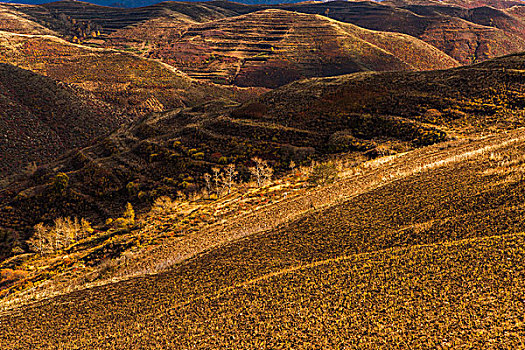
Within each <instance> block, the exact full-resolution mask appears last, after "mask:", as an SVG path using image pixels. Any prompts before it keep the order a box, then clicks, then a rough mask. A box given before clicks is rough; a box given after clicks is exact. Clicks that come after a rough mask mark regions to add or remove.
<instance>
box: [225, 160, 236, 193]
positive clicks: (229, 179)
mask: <svg viewBox="0 0 525 350" xmlns="http://www.w3.org/2000/svg"><path fill="white" fill-rule="evenodd" d="M237 174H239V173H238V172H237V171H236V170H235V164H230V165H228V166H227V167H226V176H225V185H226V187H227V188H228V194H230V193H231V189H232V186H233V185H234V184H235V180H236V178H237Z"/></svg>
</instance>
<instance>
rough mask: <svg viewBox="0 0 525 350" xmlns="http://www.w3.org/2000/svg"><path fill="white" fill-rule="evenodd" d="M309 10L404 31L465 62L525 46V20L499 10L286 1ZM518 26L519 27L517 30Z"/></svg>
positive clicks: (494, 55) (432, 5) (365, 25)
mask: <svg viewBox="0 0 525 350" xmlns="http://www.w3.org/2000/svg"><path fill="white" fill-rule="evenodd" d="M284 8H286V9H289V10H295V11H299V12H305V13H316V14H325V13H326V11H327V9H328V11H329V12H328V14H327V16H328V17H330V18H333V19H335V20H338V21H342V22H347V23H352V24H355V25H358V26H360V27H363V28H368V29H373V30H381V31H393V32H400V33H405V34H408V35H411V36H414V37H416V38H419V39H421V40H423V41H425V42H427V43H430V44H431V45H434V46H435V47H437V48H438V49H440V50H442V51H443V52H445V53H447V54H448V55H450V56H451V57H453V58H454V59H456V60H457V61H459V62H460V63H462V64H470V63H473V62H479V61H483V60H486V59H488V58H492V57H497V56H500V55H504V54H510V53H515V52H520V51H522V50H523V49H524V47H525V46H524V45H525V41H524V36H523V31H522V29H523V26H524V22H523V20H522V19H520V18H519V17H512V16H509V15H508V14H506V13H505V12H503V11H500V10H495V9H494V10H493V11H492V12H490V13H483V9H473V10H471V11H469V10H467V9H465V8H462V7H450V6H443V5H440V4H436V3H426V4H424V3H423V4H421V5H414V4H412V3H411V2H409V3H404V2H400V3H396V4H387V3H385V4H378V3H371V2H355V3H352V2H350V3H347V2H331V3H329V4H308V3H307V4H299V5H286V6H285V7H284ZM516 29H520V30H519V31H517V30H516Z"/></svg>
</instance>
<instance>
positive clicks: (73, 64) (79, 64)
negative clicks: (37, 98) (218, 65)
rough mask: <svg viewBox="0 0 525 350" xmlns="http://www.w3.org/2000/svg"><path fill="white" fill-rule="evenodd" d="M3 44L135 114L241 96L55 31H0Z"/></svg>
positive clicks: (16, 59)
mask: <svg viewBox="0 0 525 350" xmlns="http://www.w3.org/2000/svg"><path fill="white" fill-rule="evenodd" d="M0 48H1V50H0V62H5V63H10V64H13V65H16V66H18V67H21V68H24V69H29V70H32V71H34V72H37V73H39V74H43V75H46V76H49V77H51V78H54V79H57V80H60V81H63V82H65V83H70V84H74V85H76V86H79V87H81V88H83V89H85V90H87V91H90V92H91V93H93V94H94V95H95V96H97V97H98V98H100V99H101V100H103V101H105V102H107V103H110V104H112V105H113V106H114V107H115V108H119V109H121V110H122V111H123V112H125V113H126V114H127V115H129V116H130V117H133V116H135V117H136V116H141V115H144V114H146V113H149V112H152V111H161V110H165V109H170V108H175V107H181V106H188V105H193V104H196V103H200V102H202V101H204V100H205V99H208V98H210V97H217V98H218V97H223V96H229V97H231V98H236V97H235V91H232V92H229V91H227V90H225V89H221V88H219V87H216V86H212V85H210V84H205V83H199V82H195V81H194V80H192V79H191V78H189V77H188V76H187V75H185V74H183V73H182V72H180V71H177V70H176V69H175V68H173V67H170V66H168V65H166V64H163V63H161V62H157V61H154V60H149V59H144V58H141V57H139V56H137V55H134V54H132V53H125V52H117V51H114V50H108V49H96V48H89V47H86V46H81V45H75V44H72V43H69V42H67V41H65V40H62V39H59V38H56V37H53V36H30V35H18V34H11V33H8V32H1V31H0ZM240 94H242V92H240Z"/></svg>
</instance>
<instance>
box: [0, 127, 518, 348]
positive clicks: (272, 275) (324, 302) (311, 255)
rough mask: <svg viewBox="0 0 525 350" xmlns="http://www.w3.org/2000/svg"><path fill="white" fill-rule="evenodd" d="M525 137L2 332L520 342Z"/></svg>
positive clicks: (487, 146) (310, 342) (231, 344)
mask: <svg viewBox="0 0 525 350" xmlns="http://www.w3.org/2000/svg"><path fill="white" fill-rule="evenodd" d="M523 140H524V134H523V131H522V130H519V131H517V132H514V133H509V134H500V135H497V136H496V137H484V138H483V137H482V138H480V139H479V141H475V142H473V143H470V144H469V143H467V144H465V143H464V144H463V145H458V146H459V147H458V148H456V146H454V145H452V146H451V147H450V148H447V147H444V149H443V150H441V151H440V152H441V153H440V152H439V149H438V147H437V146H434V147H435V148H434V150H435V151H437V152H435V153H431V154H433V157H435V158H432V159H433V161H432V162H431V163H429V165H428V166H426V167H425V166H423V167H421V166H422V165H424V164H425V160H424V159H422V158H421V157H413V158H411V159H412V160H411V162H410V163H407V166H408V165H410V166H411V167H412V169H413V170H414V172H412V174H411V175H408V176H406V177H401V178H397V179H393V181H392V182H389V181H387V182H385V183H383V184H382V185H380V186H379V187H375V188H372V189H370V190H368V191H366V192H365V193H362V194H359V195H357V196H355V197H353V198H350V199H348V200H347V201H344V202H342V203H340V204H336V205H332V206H330V207H328V208H324V209H321V210H316V211H313V212H310V213H309V214H307V215H305V216H304V217H302V218H300V219H298V220H295V221H293V222H291V223H289V224H287V225H284V226H282V227H280V228H277V229H272V230H270V231H266V232H261V233H259V234H257V235H254V236H250V237H246V238H244V239H241V240H239V241H237V242H232V243H230V244H227V245H223V246H221V247H218V248H215V249H211V250H209V251H207V252H204V253H202V254H200V255H197V256H195V257H194V258H193V259H191V260H187V261H185V262H183V263H181V264H180V265H176V266H174V267H173V268H172V269H171V270H170V271H168V272H165V273H162V274H159V275H153V276H146V277H142V278H137V279H131V280H129V281H125V282H120V283H116V284H110V285H106V286H102V287H98V288H94V289H90V290H86V291H79V292H75V293H72V294H69V295H65V296H62V297H58V298H55V299H51V300H49V301H44V302H40V303H37V304H34V305H32V306H28V307H25V308H22V309H20V310H14V311H11V312H9V313H7V314H3V316H2V317H1V319H0V322H1V323H2V326H4V327H5V329H7V330H8V331H7V332H4V333H2V335H0V344H2V345H3V346H4V348H6V349H15V348H17V347H20V346H22V347H30V348H37V349H38V348H42V349H44V348H45V349H49V348H63V349H64V348H65V349H73V348H78V347H86V346H87V347H96V348H103V349H118V348H129V347H133V348H173V349H190V348H202V349H206V348H216V349H221V348H238V349H247V348H290V349H291V348H293V349H298V348H299V349H300V348H319V349H327V348H328V349H330V348H334V349H335V348H341V347H342V346H346V347H347V348H406V347H413V348H461V347H482V348H518V347H520V346H521V344H522V339H523V335H524V328H523V319H522V315H523V308H524V305H523V297H524V295H523V292H522V290H523V281H524V277H525V276H523V273H524V271H523V269H522V268H521V266H522V265H523V252H522V250H523V249H522V246H523V243H524V240H525V238H524V236H523V233H522V232H523V229H524V225H525V221H524V220H523V213H524V210H525V209H524V207H523V205H522V199H523V195H524V194H525V187H524V186H523V183H522V181H521V179H522V176H523V164H524V162H525V158H524V157H523V155H522V154H523V150H524V149H525V143H524V141H523ZM465 151H466V152H465ZM446 159H449V161H446ZM431 164H433V165H431ZM390 166H391V164H388V165H387V167H390ZM417 169H419V171H416V170H417ZM108 311H109V312H108ZM50 330H53V332H51V331H50Z"/></svg>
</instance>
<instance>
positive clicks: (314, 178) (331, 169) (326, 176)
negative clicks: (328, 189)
mask: <svg viewBox="0 0 525 350" xmlns="http://www.w3.org/2000/svg"><path fill="white" fill-rule="evenodd" d="M337 175H338V171H337V166H336V165H335V163H333V162H328V163H322V164H317V165H316V166H314V167H313V170H312V172H311V173H310V176H309V177H308V182H309V183H310V184H312V185H315V186H317V185H322V184H327V183H332V182H334V181H335V179H336V178H337Z"/></svg>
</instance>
